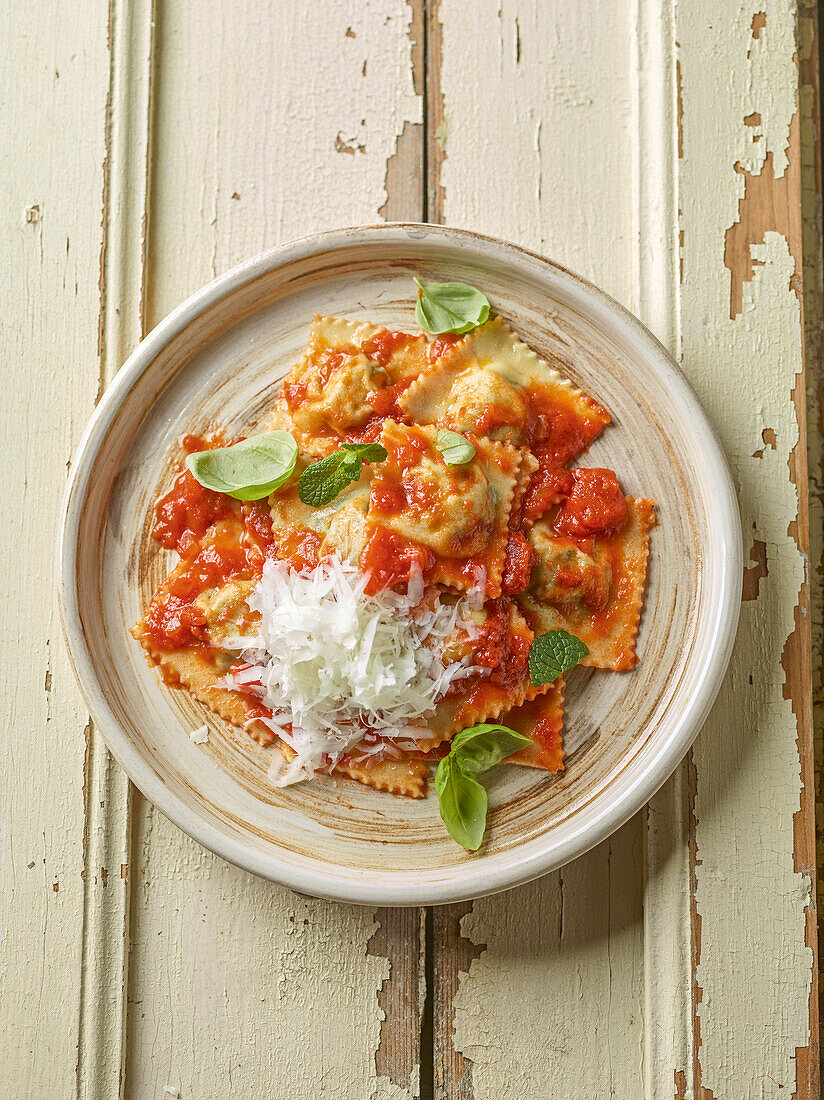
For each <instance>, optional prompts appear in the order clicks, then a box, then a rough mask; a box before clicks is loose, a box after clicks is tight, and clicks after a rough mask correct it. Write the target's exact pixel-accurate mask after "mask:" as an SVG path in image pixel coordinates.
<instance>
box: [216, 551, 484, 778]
mask: <svg viewBox="0 0 824 1100" xmlns="http://www.w3.org/2000/svg"><path fill="white" fill-rule="evenodd" d="M367 579H368V578H367V577H366V576H364V575H363V574H361V573H359V572H358V570H357V569H356V568H355V567H354V566H352V565H350V564H349V563H347V562H344V561H341V560H340V558H338V557H335V556H332V557H328V558H325V559H324V561H323V562H321V564H320V565H318V566H317V567H316V568H315V569H313V570H311V571H308V572H306V573H299V572H296V571H295V570H294V569H292V568H290V567H289V566H288V565H287V564H286V563H285V562H277V561H269V560H267V562H266V563H265V565H264V568H263V576H262V577H261V579H260V581H259V583H258V584H257V586H256V587H255V590H254V592H253V593H252V595H251V597H250V599H249V606H250V608H251V610H252V611H258V612H260V616H261V623H260V628H259V633H258V634H257V635H255V636H254V637H238V638H229V639H226V640H223V641H221V645H222V646H223V647H225V648H227V649H232V650H238V651H240V653H241V660H242V661H243V662H245V666H244V667H243V668H241V669H239V670H238V671H236V672H232V673H229V674H228V675H227V676H226V677H225V678H224V680H223V681H222V684H223V686H224V687H227V688H235V689H241V690H243V691H246V692H252V693H254V694H256V695H257V696H259V697H260V699H261V700H262V702H263V703H264V704H265V705H266V706H267V707H268V708H269V709H270V710H271V711H272V717H271V718H265V717H264V718H261V719H259V721H262V722H264V723H265V724H266V725H267V726H269V728H270V729H271V730H272V731H273V732H274V733H276V734H277V735H278V736H279V737H281V738H282V739H283V740H284V741H285V742H286V743H287V744H288V745H290V746H291V748H292V749H294V751H295V753H296V757H295V759H294V760H293V761H292V762H291V763H290V764H289V765H287V766H286V767H285V768H284V767H283V766H282V765H280V762H278V764H277V766H276V765H275V764H274V763H273V766H272V768H271V769H270V777H271V779H272V781H273V783H275V784H276V785H277V786H286V785H287V784H289V783H294V782H298V781H300V780H302V779H307V778H311V776H312V775H314V773H315V771H317V770H319V769H323V770H330V769H331V768H332V767H334V765H335V764H336V763H337V762H338V761H339V760H340V759H341V757H342V756H343V755H344V754H345V753H348V754H351V753H352V750H353V749H355V747H356V746H357V756H358V759H360V758H362V757H363V758H369V757H371V756H375V755H377V754H378V753H380V754H381V756H380V757H379V758H382V757H383V756H390V757H391V756H400V755H401V754H400V751H399V749H398V748H396V747H394V746H393V743H392V741H393V739H397V738H400V739H402V741H401V743H403V742H404V741H407V742H408V740H409V739H415V740H420V739H425V738H427V737H432V736H433V735H432V733H431V731H430V730H429V729H428V728H427V727H426V726H425V724H424V719H425V718H426V717H427V716H428V715H431V714H432V713H433V712H434V709H435V705H436V704H437V702H438V701H439V700H440V699H441V698H443V696H444V695H445V694H446V691H447V690H448V688H449V686H450V684H452V683H453V682H454V681H455V680H460V679H463V678H465V677H468V676H472V675H476V674H481V675H483V674H486V673H487V670H486V669H481V668H478V667H476V666H473V665H471V664H470V661H469V658H467V657H464V658H463V659H462V660H460V661H450V662H448V663H446V664H444V662H443V661H442V659H441V655H442V653H443V649H444V645H445V643H446V642H447V640H448V639H450V638H452V639H454V636H455V633H456V631H458V630H466V629H467V626H466V620H465V617H464V616H465V612H466V611H467V604H466V601H463V600H458V601H457V602H455V603H453V604H451V605H449V604H446V603H443V602H442V600H441V599H440V596H439V595H438V593H437V592H435V591H434V590H429V591H428V592H427V591H426V590H425V589H424V584H423V580H422V578H421V576H420V572H418V574H417V575H415V576H413V577H412V579H411V580H410V582H409V585H408V592H407V593H406V594H402V593H399V592H394V591H392V590H389V589H388V590H385V591H383V592H380V593H378V594H377V595H374V596H368V595H366V594H365V592H364V588H365V586H366V583H367Z"/></svg>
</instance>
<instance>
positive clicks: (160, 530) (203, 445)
mask: <svg viewBox="0 0 824 1100" xmlns="http://www.w3.org/2000/svg"><path fill="white" fill-rule="evenodd" d="M212 446H218V447H219V446H222V444H221V443H211V442H208V441H207V440H205V439H202V438H200V437H199V436H194V435H187V436H184V438H183V448H184V450H185V451H186V452H187V453H188V454H193V453H194V452H195V451H205V450H207V449H208V448H209V447H212ZM235 509H236V505H235V502H234V501H233V500H232V498H231V497H227V496H225V495H224V494H223V493H215V492H213V491H212V490H211V489H206V488H205V487H204V486H203V485H201V484H200V482H199V481H196V480H195V478H194V477H193V476H192V474H190V473H189V471H188V470H181V471H180V473H179V474H178V475H177V477H176V478H175V480H174V482H173V483H172V487H171V489H169V491H168V492H167V493H165V494H164V495H163V496H162V497H161V498H160V499H159V500H158V501H157V502H156V504H155V524H154V527H153V528H152V536H153V537H154V538H155V539H156V540H157V542H159V543H160V545H161V546H165V547H166V549H167V550H177V552H178V553H179V554H183V555H185V554H187V553H188V552H189V550H191V548H192V547H193V546H194V545H195V543H197V542H198V541H199V540H200V539H201V538H202V537H203V536H204V535H205V534H206V532H207V531H208V530H209V528H210V527H211V526H212V524H213V523H216V522H217V521H218V520H220V519H225V518H226V517H227V516H228V515H231V513H232V512H233V511H235Z"/></svg>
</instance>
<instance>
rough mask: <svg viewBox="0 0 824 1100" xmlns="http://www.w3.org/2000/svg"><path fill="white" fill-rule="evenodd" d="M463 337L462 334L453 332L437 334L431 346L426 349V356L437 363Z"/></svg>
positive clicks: (431, 361)
mask: <svg viewBox="0 0 824 1100" xmlns="http://www.w3.org/2000/svg"><path fill="white" fill-rule="evenodd" d="M460 339H461V337H460V336H458V335H456V334H455V333H453V332H446V333H444V335H443V336H436V337H435V339H434V340H433V341H432V343H431V344H430V345H429V347H428V348H427V349H426V357H427V359H428V360H429V362H430V363H437V361H438V360H439V359H441V358H443V356H444V355H446V353H447V352H448V351H449V349H450V348H452V347H454V346H455V344H457V343H458V341H459V340H460Z"/></svg>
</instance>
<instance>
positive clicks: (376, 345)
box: [361, 328, 418, 367]
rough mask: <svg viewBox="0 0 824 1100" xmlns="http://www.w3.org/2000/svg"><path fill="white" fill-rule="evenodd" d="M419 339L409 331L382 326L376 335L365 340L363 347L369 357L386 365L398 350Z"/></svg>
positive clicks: (374, 361)
mask: <svg viewBox="0 0 824 1100" xmlns="http://www.w3.org/2000/svg"><path fill="white" fill-rule="evenodd" d="M417 339H418V337H417V336H410V335H409V333H408V332H391V331H390V330H389V329H385V328H382V329H380V330H379V331H378V332H376V333H375V335H374V336H370V337H369V338H368V339H367V340H364V342H363V344H362V345H361V347H362V348H363V354H364V355H365V356H366V358H367V359H371V360H372V362H373V363H380V365H381V366H382V367H385V366H386V365H387V364H388V363H389V360H390V359H391V358H392V356H393V355H394V354H395V352H396V351H398V350H399V349H400V348H406V347H409V345H410V344H414V343H415V342H416V340H417Z"/></svg>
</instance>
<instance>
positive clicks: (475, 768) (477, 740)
mask: <svg viewBox="0 0 824 1100" xmlns="http://www.w3.org/2000/svg"><path fill="white" fill-rule="evenodd" d="M531 744H532V742H531V741H530V739H529V738H528V737H524V735H523V734H522V733H516V731H515V730H512V729H510V728H509V726H498V725H495V724H493V723H488V722H482V723H481V724H480V725H477V726H468V727H467V728H466V729H463V730H461V731H460V733H456V734H455V736H454V737H453V738H452V745H451V746H450V749H449V754H448V756H445V757H444V758H443V760H442V761H441V762H440V764H439V765H438V770H437V772H436V773H435V791H436V793H437V795H438V808H439V810H440V814H441V820H442V821H443V823H444V825H445V826H446V828H447V832H448V833H449V835H450V836H451V837H452V839H453V840H456V841H457V842H458V844H460V845H462V847H464V848H469V849H471V850H472V851H473V852H476V851H477V850H478V848H480V846H481V841H482V840H483V838H484V831H485V829H486V808H487V795H486V789H485V788H484V787H482V786H481V784H480V783H479V782H478V780H477V779H476V778H475V776H476V775H477V774H478V773H480V772H485V771H487V770H488V769H489V768H492V767H494V766H495V765H496V764H500V762H501V761H502V760H503V759H504V758H505V757H507V756H511V755H512V753H513V752H517V751H518V749H520V748H523V747H524V746H525V745H531Z"/></svg>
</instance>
